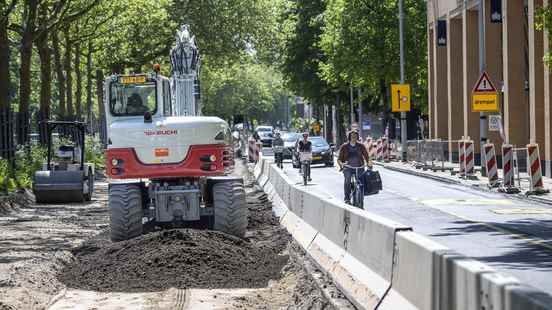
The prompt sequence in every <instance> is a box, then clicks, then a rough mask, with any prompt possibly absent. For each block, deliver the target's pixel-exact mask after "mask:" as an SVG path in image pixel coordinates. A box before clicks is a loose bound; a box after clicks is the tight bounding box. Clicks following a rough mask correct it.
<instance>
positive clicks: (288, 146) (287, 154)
mask: <svg viewBox="0 0 552 310" xmlns="http://www.w3.org/2000/svg"><path fill="white" fill-rule="evenodd" d="M300 138H301V134H300V133H297V132H287V133H285V134H283V135H282V140H284V159H292V158H293V153H294V152H295V143H296V142H297V140H299V139H300Z"/></svg>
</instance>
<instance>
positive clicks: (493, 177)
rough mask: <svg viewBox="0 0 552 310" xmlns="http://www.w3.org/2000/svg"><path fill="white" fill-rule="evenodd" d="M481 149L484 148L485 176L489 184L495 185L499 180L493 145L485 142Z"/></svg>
mask: <svg viewBox="0 0 552 310" xmlns="http://www.w3.org/2000/svg"><path fill="white" fill-rule="evenodd" d="M483 149H484V150H485V169H486V171H487V178H488V179H489V186H491V187H497V186H498V185H499V180H498V168H497V162H496V152H495V146H494V144H492V143H487V144H485V145H483Z"/></svg>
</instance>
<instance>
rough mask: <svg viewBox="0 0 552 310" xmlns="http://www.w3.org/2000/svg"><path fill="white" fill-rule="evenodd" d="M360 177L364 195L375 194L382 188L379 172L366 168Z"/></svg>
mask: <svg viewBox="0 0 552 310" xmlns="http://www.w3.org/2000/svg"><path fill="white" fill-rule="evenodd" d="M360 179H361V181H362V184H363V186H364V195H365V196H368V195H375V194H377V193H378V192H379V191H380V190H382V188H383V184H382V183H381V178H380V175H379V172H377V171H370V170H368V171H366V172H364V173H363V174H362V175H361V177H360Z"/></svg>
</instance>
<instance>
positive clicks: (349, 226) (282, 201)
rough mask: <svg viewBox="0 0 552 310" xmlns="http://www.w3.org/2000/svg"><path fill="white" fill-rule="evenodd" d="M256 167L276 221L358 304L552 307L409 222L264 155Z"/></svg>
mask: <svg viewBox="0 0 552 310" xmlns="http://www.w3.org/2000/svg"><path fill="white" fill-rule="evenodd" d="M267 169H268V170H267ZM254 173H255V177H256V178H257V180H260V181H261V182H260V184H263V185H262V187H263V189H264V191H265V192H267V193H270V194H269V195H268V196H269V197H271V199H272V202H273V204H274V209H275V210H278V211H277V212H276V211H275V212H276V213H278V214H281V217H280V221H281V222H280V223H281V224H282V225H283V226H284V227H286V229H287V230H288V232H289V233H290V234H291V235H292V236H293V238H294V239H295V240H296V241H297V242H298V243H299V244H300V245H301V246H302V247H303V249H304V250H305V251H306V253H307V254H308V255H309V256H310V257H311V258H312V259H313V260H314V261H315V263H316V264H317V265H318V267H319V268H320V269H321V270H322V271H323V272H324V273H326V274H327V275H328V276H329V277H330V278H331V279H332V280H333V282H334V283H335V284H336V285H337V286H338V287H339V288H340V290H341V292H342V293H343V294H344V295H345V296H346V297H347V298H348V299H349V300H350V301H351V302H352V303H353V304H354V306H355V307H357V308H358V309H387V310H397V309H401V310H402V309H420V310H437V309H447V310H460V309H495V310H514V309H538V310H550V309H552V296H550V295H548V294H546V293H544V292H542V291H539V290H537V289H534V288H531V287H529V286H526V285H523V284H521V283H520V282H519V281H518V280H517V279H515V278H514V277H511V276H508V275H504V274H501V273H499V272H496V271H495V270H494V269H493V268H491V267H489V266H487V265H485V264H483V263H481V262H478V261H475V260H473V259H470V258H467V257H465V256H463V255H461V254H458V253H456V252H454V251H453V250H451V249H449V248H447V247H445V246H443V245H440V244H438V243H436V242H434V241H432V240H430V239H428V238H426V237H424V236H421V235H419V234H417V233H415V232H413V231H412V229H411V228H410V227H408V226H405V225H402V224H400V223H397V222H394V221H390V220H388V219H386V218H383V217H381V216H378V215H375V214H372V213H370V212H366V211H363V210H359V209H356V208H353V207H351V206H349V205H346V204H344V203H342V202H341V201H337V200H335V199H333V198H330V197H325V196H322V194H320V195H319V194H313V193H310V192H307V191H306V190H305V188H304V187H302V186H296V185H295V184H294V182H293V181H291V180H290V179H289V178H288V177H287V175H285V174H284V172H283V171H281V170H280V169H277V168H276V167H275V165H273V164H271V162H269V161H268V160H267V159H265V158H262V159H261V161H260V162H259V163H258V164H257V166H256V167H255V169H254ZM267 178H268V182H266V181H265V180H266V179H267Z"/></svg>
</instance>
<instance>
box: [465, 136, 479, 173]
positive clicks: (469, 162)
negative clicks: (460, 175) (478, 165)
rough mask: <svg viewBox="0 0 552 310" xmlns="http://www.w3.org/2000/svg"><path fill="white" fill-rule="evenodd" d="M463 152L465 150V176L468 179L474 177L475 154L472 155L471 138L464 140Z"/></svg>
mask: <svg viewBox="0 0 552 310" xmlns="http://www.w3.org/2000/svg"><path fill="white" fill-rule="evenodd" d="M464 150H465V151H464V152H465V159H464V160H465V162H466V177H467V178H469V179H475V178H476V176H475V163H474V160H475V156H474V146H473V140H466V141H464Z"/></svg>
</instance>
